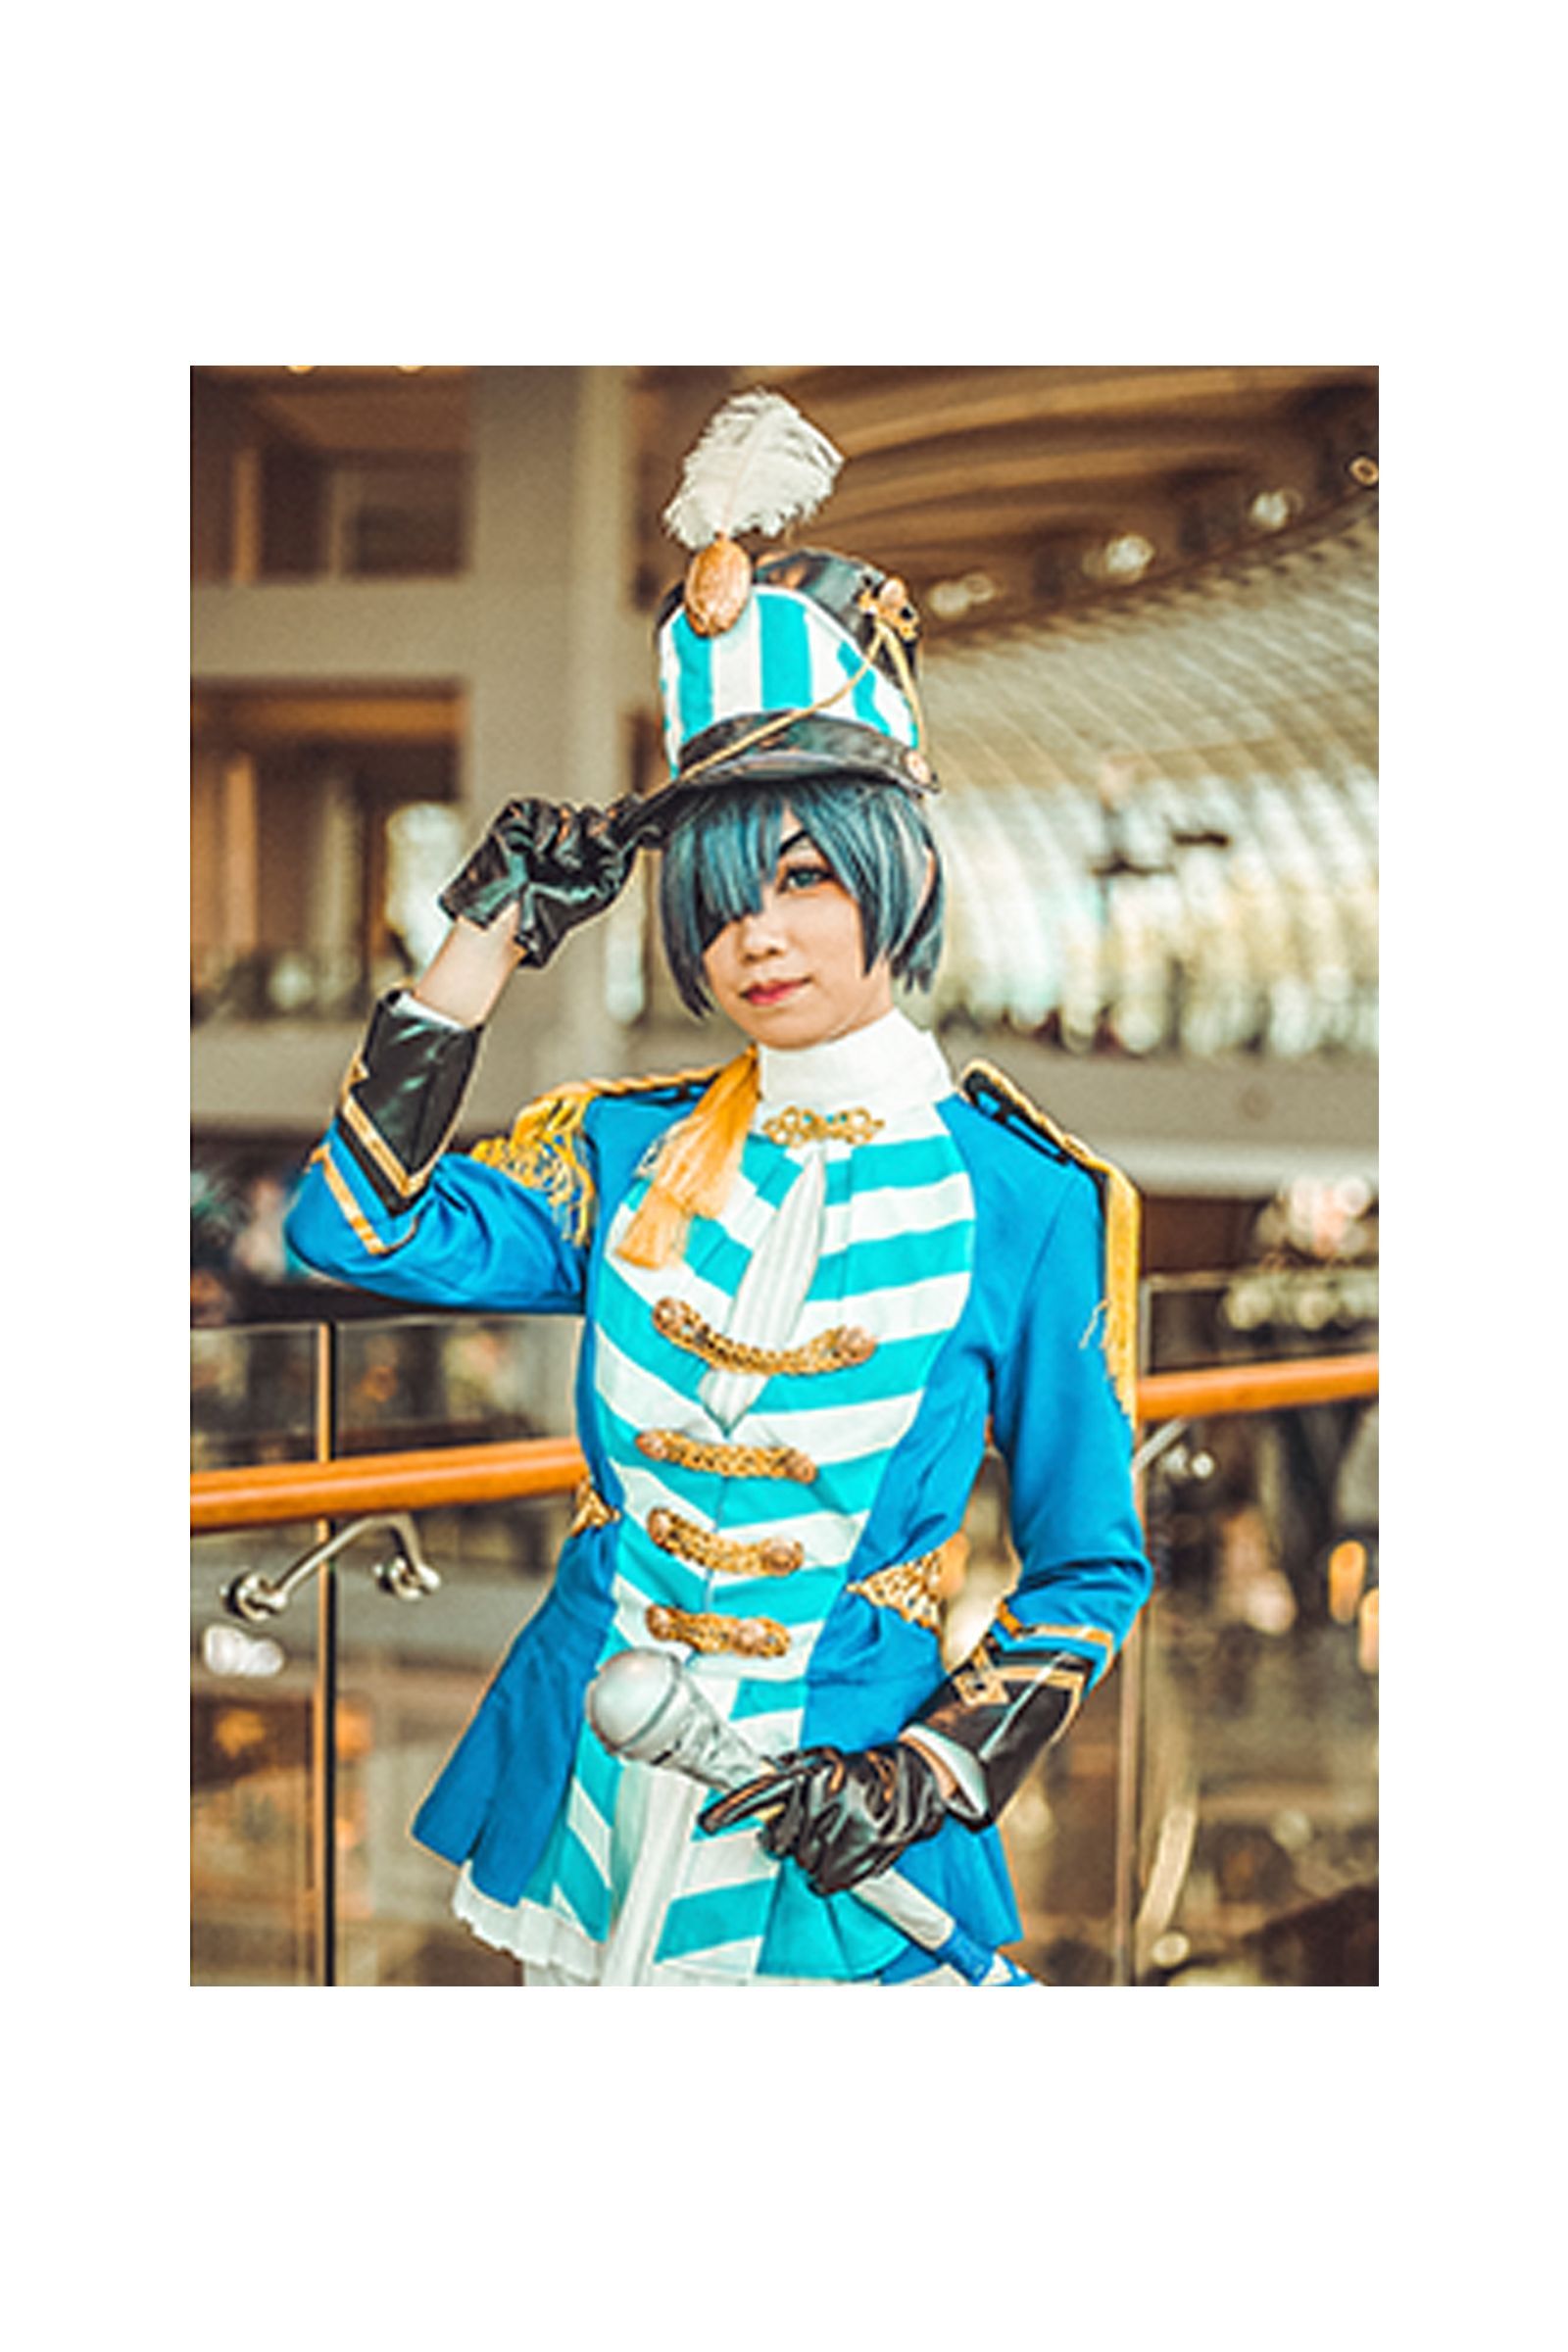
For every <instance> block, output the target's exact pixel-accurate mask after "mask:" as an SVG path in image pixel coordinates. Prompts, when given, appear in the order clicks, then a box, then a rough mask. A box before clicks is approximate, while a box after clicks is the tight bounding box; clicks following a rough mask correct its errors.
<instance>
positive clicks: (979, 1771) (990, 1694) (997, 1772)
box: [904, 1638, 1093, 1830]
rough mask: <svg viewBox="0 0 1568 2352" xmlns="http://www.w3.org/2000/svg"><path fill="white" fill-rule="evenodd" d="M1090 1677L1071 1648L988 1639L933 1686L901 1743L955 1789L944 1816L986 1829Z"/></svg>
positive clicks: (1064, 1723) (1057, 1734)
mask: <svg viewBox="0 0 1568 2352" xmlns="http://www.w3.org/2000/svg"><path fill="white" fill-rule="evenodd" d="M1092 1672H1093V1668H1092V1667H1091V1665H1090V1663H1089V1661H1088V1659H1087V1658H1084V1657H1080V1656H1079V1655H1078V1654H1077V1653H1076V1652H1075V1651H1072V1650H1065V1649H1058V1650H1033V1651H1031V1650H1015V1649H1010V1648H1005V1647H1004V1646H1003V1645H1002V1643H1001V1642H997V1641H994V1640H991V1639H989V1638H988V1639H987V1640H985V1641H983V1642H980V1643H979V1645H978V1647H977V1648H976V1649H975V1650H974V1651H973V1652H972V1654H971V1655H970V1656H969V1657H968V1658H966V1659H965V1661H964V1663H963V1664H962V1665H961V1666H959V1667H956V1669H955V1670H954V1672H953V1673H952V1674H950V1675H949V1676H948V1678H947V1680H946V1682H944V1683H941V1684H939V1685H938V1687H937V1689H936V1691H934V1692H933V1693H932V1695H931V1697H930V1698H928V1699H927V1700H926V1702H925V1705H924V1706H923V1707H922V1708H921V1709H920V1712H919V1713H918V1715H916V1716H915V1718H914V1720H913V1722H912V1723H910V1724H908V1725H907V1727H906V1730H905V1735H904V1738H905V1741H906V1743H907V1744H918V1745H919V1746H921V1747H922V1748H923V1749H924V1750H925V1751H926V1752H927V1753H928V1754H929V1755H932V1756H934V1757H937V1758H938V1759H940V1761H941V1762H942V1763H943V1764H945V1765H946V1766H947V1769H948V1772H949V1773H950V1775H951V1776H952V1779H953V1781H954V1782H955V1783H956V1789H950V1790H949V1793H948V1798H947V1803H948V1809H949V1811H950V1812H952V1813H954V1814H956V1816H957V1818H958V1820H959V1821H961V1822H963V1823H964V1824H965V1826H966V1827H967V1828H969V1829H972V1830H983V1829H987V1828H989V1827H990V1825H991V1824H992V1823H993V1822H994V1821H996V1820H997V1819H998V1818H999V1817H1000V1815H1001V1814H1002V1812H1003V1811H1004V1809H1005V1806H1006V1805H1007V1803H1008V1802H1009V1800H1010V1799H1011V1797H1012V1796H1013V1795H1014V1794H1015V1792H1016V1791H1017V1789H1018V1787H1019V1785H1020V1784H1021V1782H1022V1781H1023V1779H1024V1777H1025V1775H1026V1774H1027V1773H1028V1771H1029V1769H1030V1767H1031V1765H1032V1764H1033V1763H1034V1762H1035V1760H1036V1759H1037V1757H1039V1756H1041V1755H1042V1754H1043V1753H1044V1752H1045V1750H1046V1749H1047V1748H1048V1747H1050V1746H1051V1745H1052V1744H1053V1743H1054V1741H1055V1740H1059V1739H1060V1738H1061V1736H1062V1734H1063V1732H1065V1731H1066V1729H1067V1727H1068V1725H1069V1724H1070V1723H1071V1721H1072V1719H1073V1717H1074V1716H1075V1715H1076V1714H1077V1712H1078V1709H1079V1706H1080V1704H1081V1703H1082V1700H1083V1694H1084V1691H1085V1689H1086V1688H1087V1686H1088V1682H1089V1678H1090V1675H1091V1674H1092Z"/></svg>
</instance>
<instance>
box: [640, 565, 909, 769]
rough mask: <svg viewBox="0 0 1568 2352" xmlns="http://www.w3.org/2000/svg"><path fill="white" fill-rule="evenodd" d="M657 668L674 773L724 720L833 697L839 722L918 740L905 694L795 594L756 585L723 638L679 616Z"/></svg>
mask: <svg viewBox="0 0 1568 2352" xmlns="http://www.w3.org/2000/svg"><path fill="white" fill-rule="evenodd" d="M659 662H660V687H661V692H662V699H663V706H664V749H665V754H666V756H667V758H668V760H669V765H670V768H671V770H672V771H673V770H674V769H675V768H676V767H677V766H678V764H679V761H680V755H681V751H682V748H683V746H685V745H686V744H688V743H689V742H691V740H692V738H693V737H694V736H697V735H701V734H702V733H703V731H704V729H705V728H708V727H711V726H713V725H714V724H716V722H717V721H718V720H719V719H723V718H737V717H742V716H745V715H747V714H749V713H751V712H752V711H756V712H758V713H759V714H761V713H763V712H777V711H808V710H810V709H812V708H813V707H814V706H815V705H816V704H818V703H821V702H824V701H826V700H827V699H828V698H829V697H830V696H833V697H837V699H836V700H834V701H833V702H832V704H831V711H832V714H833V716H834V717H836V718H844V719H851V720H854V721H855V722H856V723H857V724H858V725H860V726H864V727H870V728H872V729H874V731H875V732H876V733H877V734H878V735H887V736H890V737H891V738H892V739H893V741H894V742H895V743H903V744H909V745H912V744H913V743H914V741H915V738H916V728H915V722H914V714H913V712H912V711H910V709H909V706H908V704H907V702H906V700H905V698H904V696H903V695H902V694H901V693H900V692H899V690H898V688H897V687H896V686H895V685H893V683H892V682H891V680H889V679H888V678H885V677H884V676H883V675H882V673H881V672H880V670H878V669H877V668H876V667H875V666H874V665H868V664H866V662H865V657H864V655H863V653H862V651H861V649H860V647H859V646H858V645H857V644H856V642H855V640H854V639H853V638H852V637H851V636H849V634H848V633H847V632H846V631H845V630H844V629H842V628H841V627H840V626H839V624H838V622H837V621H836V620H834V619H833V617H832V615H831V614H830V613H826V612H824V611H823V609H822V608H821V606H819V605H817V604H815V603H813V602H812V600H811V599H810V598H809V597H808V596H802V595H800V594H799V593H797V592H796V591H795V590H793V589H788V588H768V587H761V586H759V587H757V588H755V589H754V590H753V592H752V596H751V599H750V601H749V603H748V604H747V607H746V610H745V612H744V613H742V615H741V617H740V619H739V620H738V621H737V622H736V623H735V625H734V627H733V628H730V629H726V630H725V631H724V632H723V634H722V635H721V636H718V637H703V636H700V635H699V634H698V632H697V631H696V630H695V629H694V628H693V627H692V625H691V622H690V621H689V620H688V619H687V617H686V614H685V613H684V611H681V612H677V613H675V614H674V615H673V616H672V617H671V618H670V619H669V620H668V621H666V622H665V624H664V627H663V628H662V631H661V632H660V640H659ZM857 673H858V674H857ZM852 678H854V679H855V681H856V682H855V684H854V686H853V687H852V688H850V690H849V691H848V692H845V691H844V690H845V688H846V686H847V685H848V682H849V680H850V679H852Z"/></svg>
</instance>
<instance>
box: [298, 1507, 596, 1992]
mask: <svg viewBox="0 0 1568 2352" xmlns="http://www.w3.org/2000/svg"><path fill="white" fill-rule="evenodd" d="M568 1521H569V1505H568V1504H567V1503H566V1502H564V1501H562V1502H557V1501H555V1500H548V1501H526V1502H516V1503H507V1504H503V1505H496V1506H485V1507H482V1508H480V1507H473V1508H468V1509H465V1510H461V1511H426V1512H421V1513H420V1514H419V1515H418V1529H419V1535H420V1539H421V1543H422V1545H423V1548H424V1552H425V1556H426V1557H427V1558H428V1560H429V1561H430V1564H431V1565H432V1566H433V1567H434V1568H436V1569H437V1570H438V1572H439V1574H440V1576H441V1580H442V1581H441V1589H440V1591H439V1592H437V1593H432V1594H430V1595H429V1596H428V1597H427V1598H425V1599H423V1600H420V1601H417V1602H414V1603H407V1602H399V1601H396V1600H394V1599H391V1598H389V1597H388V1596H387V1595H386V1594H385V1593H382V1592H380V1591H379V1590H377V1588H376V1587H375V1586H374V1584H373V1583H371V1582H370V1580H369V1579H368V1577H367V1576H366V1575H365V1574H364V1573H363V1572H362V1573H358V1574H352V1575H346V1576H345V1577H344V1579H343V1582H342V1585H341V1588H340V1596H339V1636H340V1652H339V1655H340V1665H339V1691H340V1699H339V1706H340V1717H341V1727H342V1728H341V1733H340V1743H339V1755H340V1762H339V1791H338V1797H339V1802H338V1839H339V1854H338V1916H337V1968H338V1981H339V1982H340V1983H341V1984H344V1985H516V1984H517V1983H518V1982H519V1971H518V1968H517V1964H516V1963H515V1961H514V1960H513V1959H512V1958H510V1957H509V1956H508V1955H507V1954H505V1953H501V1952H496V1951H492V1950H490V1949H489V1948H487V1947H486V1946H485V1945H484V1944H482V1943H480V1942H479V1941H478V1940H477V1939H476V1938H475V1937H474V1936H472V1935H471V1934H470V1933H469V1931H468V1930H467V1929H466V1927H464V1926H462V1925H461V1924H460V1923H459V1922H458V1921H457V1920H456V1919H454V1917H453V1916H452V1908H451V1904H452V1892H453V1887H454V1883H455V1877H456V1874H455V1872H454V1871H453V1869H452V1868H451V1866H450V1865H449V1864H448V1863H446V1862H444V1861H442V1860H441V1859H440V1858H439V1857H438V1856H436V1855H434V1854H431V1853H429V1852H427V1851H426V1849H425V1848H424V1847H423V1846H421V1845H419V1844H418V1843H417V1841H416V1840H415V1838H413V1837H412V1836H411V1834H410V1824H411V1823H412V1821H413V1819H414V1816H415V1814H416V1812H417V1809H418V1807H419V1804H420V1803H421V1801H422V1799H423V1797H424V1795H425V1793H426V1791H427V1790H428V1789H429V1788H430V1786H431V1784H432V1783H433V1782H434V1780H435V1778H436V1776H437V1774H438V1773H439V1772H440V1770H441V1767H442V1765H443V1764H444V1763H445V1762H446V1759H447V1757H448V1756H449V1755H450V1754H451V1752H452V1750H453V1748H454V1747H455V1746H456V1744H457V1742H458V1740H459V1739H460V1737H461V1735H462V1733H463V1731H464V1728H465V1726H466V1724H467V1722H468V1720H469V1718H470V1717H471V1715H472V1713H473V1710H474V1708H475V1706H476V1705H477V1703H478V1700H479V1697H480V1694H481V1692H482V1691H484V1689H485V1687H486V1685H487V1684H488V1682H489V1680H490V1678H491V1676H492V1674H493V1673H494V1671H495V1669H496V1667H497V1666H498V1665H499V1664H500V1662H501V1660H502V1658H503V1657H504V1656H505V1654H506V1652H507V1650H508V1649H509V1648H510V1646H511V1644H512V1642H514V1641H515V1638H516V1636H517V1634H518V1633H519V1632H520V1630H521V1629H522V1627H523V1626H524V1625H525V1624H526V1623H527V1622H528V1620H529V1619H530V1618H531V1617H532V1615H533V1614H534V1611H535V1610H536V1609H537V1608H538V1607H539V1605H540V1603H541V1602H542V1601H543V1600H544V1598H545V1596H546V1594H547V1593H548V1592H549V1590H550V1584H551V1579H552V1576H553V1573H554V1564H555V1558H556V1554H557V1552H558V1551H559V1549H560V1547H561V1544H562V1543H563V1542H564V1538H565V1532H566V1526H567V1524H568ZM365 1557H366V1558H371V1557H373V1546H370V1547H368V1548H367V1549H366V1551H365Z"/></svg>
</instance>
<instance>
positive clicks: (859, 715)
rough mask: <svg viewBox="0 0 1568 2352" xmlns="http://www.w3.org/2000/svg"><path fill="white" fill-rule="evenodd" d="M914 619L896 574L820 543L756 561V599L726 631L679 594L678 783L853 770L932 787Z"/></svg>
mask: <svg viewBox="0 0 1568 2352" xmlns="http://www.w3.org/2000/svg"><path fill="white" fill-rule="evenodd" d="M917 625H918V624H917V623H916V622H915V620H914V615H913V613H912V610H911V609H910V608H909V607H908V605H907V602H906V601H904V592H903V590H902V589H901V588H900V587H899V584H898V583H897V582H888V581H885V580H884V577H883V575H882V574H881V573H880V572H877V571H874V570H872V569H871V568H870V567H869V566H868V565H864V564H857V563H854V562H853V561H851V560H850V559H849V558H846V557H843V556H832V555H822V554H817V553H815V552H813V551H809V550H800V551H794V552H792V553H791V554H789V555H784V556H777V557H772V558H764V559H763V560H762V561H761V562H760V563H759V564H758V565H757V568H756V576H755V579H754V582H753V585H752V590H751V594H750V596H749V597H748V598H747V601H746V605H745V609H744V610H743V611H742V613H740V615H739V617H738V618H737V619H736V620H735V621H734V622H733V623H732V624H731V625H730V626H729V627H727V628H725V629H723V630H722V631H721V632H719V633H716V634H708V633H705V632H703V631H701V630H700V629H698V628H697V627H696V626H694V624H693V620H692V615H691V613H690V612H689V611H688V609H687V606H686V603H685V601H684V600H683V597H682V595H681V592H680V590H679V589H675V590H672V591H671V592H670V594H669V596H668V597H667V598H666V599H665V603H664V607H663V610H662V614H661V620H660V627H659V662H660V688H661V694H662V701H663V709H664V749H665V754H666V758H667V760H668V764H669V770H670V779H671V781H672V782H675V781H679V782H696V781H697V780H698V779H699V775H701V778H702V780H703V781H704V782H709V783H713V784H719V783H730V782H739V781H741V780H742V777H743V772H744V774H745V775H747V776H752V775H758V774H768V775H775V776H777V775H786V776H787V775H796V776H801V775H806V774H812V773H816V774H820V773H824V772H829V771H832V770H849V771H852V772H861V773H865V774H867V775H870V776H873V777H875V778H877V779H878V780H885V781H887V782H890V783H898V784H901V785H903V786H904V787H905V788H906V789H910V788H913V789H915V790H917V791H928V790H930V789H931V787H932V785H933V783H934V778H933V777H932V774H931V770H930V767H929V764H928V763H927V761H926V760H925V757H924V755H923V753H922V752H921V750H920V748H919V743H920V713H919V704H918V699H917V695H916V690H915V685H914V675H913V663H912V660H911V658H910V655H911V651H912V643H913V638H914V635H915V633H916V629H917Z"/></svg>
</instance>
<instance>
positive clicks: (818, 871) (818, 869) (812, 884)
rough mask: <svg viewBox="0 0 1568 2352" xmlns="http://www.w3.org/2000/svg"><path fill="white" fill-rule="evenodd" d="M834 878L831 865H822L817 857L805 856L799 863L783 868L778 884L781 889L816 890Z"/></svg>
mask: <svg viewBox="0 0 1568 2352" xmlns="http://www.w3.org/2000/svg"><path fill="white" fill-rule="evenodd" d="M832 879H833V870H832V868H831V866H826V865H822V864H820V863H819V862H818V861H817V860H816V859H815V858H809V859H808V858H802V859H801V860H800V861H799V863H798V864H795V865H786V866H785V867H784V868H783V870H782V871H781V873H780V875H779V878H778V886H779V888H780V890H791V891H801V890H815V889H816V888H817V887H818V886H819V885H820V884H821V883H823V882H831V881H832Z"/></svg>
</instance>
